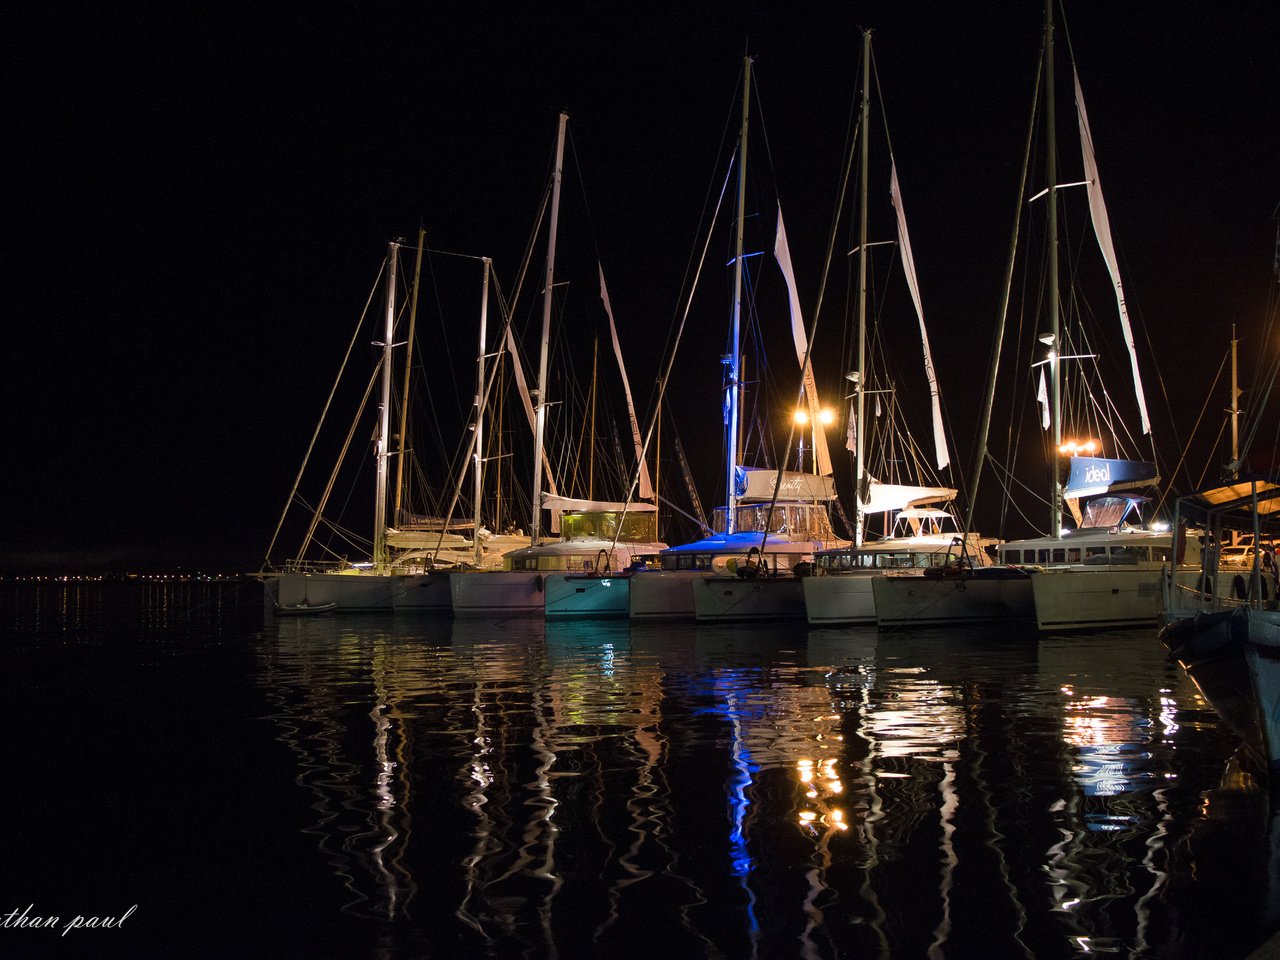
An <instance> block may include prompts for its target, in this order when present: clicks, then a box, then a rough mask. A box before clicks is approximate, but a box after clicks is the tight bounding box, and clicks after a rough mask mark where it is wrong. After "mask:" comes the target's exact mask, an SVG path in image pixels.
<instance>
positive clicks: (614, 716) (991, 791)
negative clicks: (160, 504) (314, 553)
mask: <svg viewBox="0 0 1280 960" xmlns="http://www.w3.org/2000/svg"><path fill="white" fill-rule="evenodd" d="M258 683H259V684H260V685H261V688H262V689H263V691H264V692H265V693H266V694H267V696H268V697H269V699H270V702H271V704H272V712H271V719H272V720H273V721H274V727H275V731H276V736H277V737H278V738H279V739H280V740H281V741H282V742H283V743H285V744H286V745H287V746H288V747H289V749H290V751H291V753H292V755H293V757H294V760H295V763H296V769H297V784H298V785H299V787H300V788H301V789H302V791H303V793H304V795H305V802H306V803H307V804H309V805H310V808H311V811H312V817H311V820H312V824H311V826H310V827H309V828H308V829H309V832H311V833H312V834H313V835H314V837H315V839H316V842H317V845H318V848H319V852H320V856H321V857H322V858H323V861H324V863H325V864H326V866H327V869H329V870H331V871H332V872H333V875H334V877H335V882H339V883H341V884H342V885H343V886H344V888H345V890H346V891H347V895H348V904H347V907H346V908H345V909H346V910H347V911H348V912H350V913H352V914H354V915H356V916H362V917H367V918H371V919H376V920H380V921H390V922H392V923H393V925H394V924H412V925H413V926H414V927H416V928H418V929H426V930H427V931H429V937H430V939H432V940H433V941H435V942H438V943H440V944H447V945H449V949H450V950H451V951H452V952H455V953H457V952H463V953H465V952H466V951H468V950H471V951H475V952H483V951H486V950H487V951H490V952H494V953H495V954H496V955H508V954H511V955H516V954H519V955H526V956H554V955H560V956H586V955H608V956H627V955H636V954H637V953H643V952H645V950H642V949H640V947H639V946H638V945H639V944H645V945H647V949H652V948H653V945H654V944H661V945H662V951H663V952H666V953H669V954H670V955H672V956H682V955H685V954H690V955H707V956H717V955H720V956H735V957H736V956H743V957H746V956H804V957H827V956H836V955H856V956H882V957H895V958H897V957H907V956H927V957H930V958H934V957H969V956H1025V957H1036V958H1041V957H1055V956H1063V957H1066V956H1078V955H1082V954H1085V953H1096V952H1104V953H1110V952H1118V953H1122V954H1125V955H1129V956H1151V957H1155V956H1161V957H1171V956H1172V957H1184V956H1185V957H1193V956H1205V957H1208V956H1214V957H1221V956H1231V955H1232V954H1231V952H1230V951H1231V950H1232V949H1237V947H1235V946H1232V945H1239V944H1245V943H1248V942H1250V941H1249V939H1248V936H1246V934H1249V933H1252V935H1253V940H1252V942H1254V943H1256V942H1257V940H1259V939H1261V937H1262V935H1263V934H1264V933H1265V932H1266V929H1267V925H1268V924H1270V923H1271V922H1272V921H1271V919H1270V914H1269V913H1267V911H1266V904H1267V903H1268V902H1270V901H1269V899H1268V898H1269V896H1270V890H1273V889H1275V887H1274V886H1271V887H1268V886H1267V880H1268V877H1270V876H1271V872H1269V870H1270V867H1271V863H1272V861H1271V860H1270V859H1268V855H1269V854H1268V850H1265V849H1264V850H1263V851H1262V852H1261V853H1260V852H1259V846H1260V845H1259V842H1257V841H1254V842H1252V843H1248V844H1245V846H1247V848H1248V851H1249V854H1248V856H1245V857H1244V858H1242V859H1240V860H1238V861H1237V867H1238V869H1239V876H1238V877H1237V878H1236V879H1235V880H1234V881H1230V882H1234V883H1236V884H1237V885H1238V886H1239V887H1240V889H1241V891H1248V892H1247V893H1241V894H1240V895H1239V896H1236V895H1235V891H1226V892H1224V891H1223V890H1222V889H1219V887H1218V886H1214V885H1213V884H1220V883H1223V882H1227V881H1224V879H1223V878H1222V877H1221V876H1218V875H1217V874H1214V876H1213V877H1211V878H1207V879H1206V878H1205V877H1199V876H1197V872H1196V871H1197V869H1203V868H1204V866H1203V864H1204V862H1205V861H1206V853H1208V858H1209V859H1212V857H1213V856H1215V855H1216V853H1214V852H1213V851H1215V850H1216V846H1210V847H1205V845H1204V844H1205V843H1212V844H1214V845H1217V844H1222V843H1227V842H1235V841H1238V840H1240V837H1239V836H1235V834H1238V833H1239V832H1240V828H1239V826H1238V824H1239V823H1241V822H1244V821H1245V820H1249V822H1251V823H1256V821H1257V816H1256V813H1257V811H1256V797H1257V790H1256V788H1255V787H1254V786H1253V785H1252V784H1250V782H1249V781H1248V778H1247V777H1245V776H1243V775H1242V774H1240V773H1239V771H1235V770H1233V768H1231V767H1229V766H1228V765H1227V760H1228V757H1229V754H1230V752H1231V749H1232V742H1231V740H1230V738H1229V736H1227V735H1226V734H1224V732H1223V731H1222V729H1221V728H1220V727H1219V725H1218V724H1217V723H1216V722H1214V720H1213V719H1212V715H1211V714H1208V712H1207V708H1206V707H1205V706H1204V704H1203V702H1202V701H1201V700H1200V699H1199V698H1198V696H1197V695H1196V692H1195V690H1194V688H1193V687H1192V686H1191V685H1190V684H1189V683H1188V682H1187V681H1186V679H1185V678H1184V677H1183V676H1182V674H1181V673H1180V671H1178V670H1177V668H1176V667H1174V666H1171V665H1169V664H1168V663H1166V662H1165V660H1164V658H1163V655H1162V651H1161V650H1160V648H1159V645H1158V644H1157V643H1156V642H1155V640H1154V638H1153V636H1152V635H1151V634H1149V633H1146V632H1138V633H1126V634H1114V635H1096V636H1088V637H1064V638H1044V639H1037V638H1036V637H1034V636H1030V637H1028V636H1025V635H1024V636H1018V635H999V634H991V633H986V632H963V633H949V634H948V633H943V632H931V633H928V634H914V633H884V634H877V633H876V631H875V630H873V629H872V630H821V631H819V630H815V631H807V630H804V629H802V628H795V627H784V626H773V627H768V626H756V627H751V628H740V627H734V628H726V627H715V628H710V627H695V626H692V625H690V626H681V625H677V626H672V625H663V626H661V627H650V626H643V627H642V626H635V627H631V626H629V625H628V624H626V623H625V622H624V623H601V624H566V625H556V624H550V625H544V624H543V623H542V622H540V621H537V620H514V621H507V622H502V623H490V622H465V621H458V622H450V621H447V620H439V621H437V620H430V619H418V618H403V617H395V618H393V617H385V618H367V619H359V618H341V617H339V618H332V617H330V618H319V619H309V620H284V621H280V622H278V623H272V622H269V623H268V624H267V627H266V633H265V636H264V643H263V645H262V646H261V648H260V673H259V676H258ZM1220 780H1221V782H1220ZM1224 808H1233V809H1234V813H1235V815H1234V816H1226V815H1225V814H1221V813H1220V812H1221V811H1222V810H1223V809H1224ZM1242 811H1244V812H1243V813H1242ZM1246 814H1247V815H1248V816H1246ZM1250 817H1252V819H1249V818H1250ZM1228 824H1230V825H1231V826H1230V827H1228V826H1227V825H1228ZM1260 829H1262V828H1260ZM1260 836H1261V834H1260ZM1261 846H1262V847H1264V848H1265V847H1266V844H1265V843H1263V844H1261ZM1268 849H1269V848H1268ZM1206 895H1208V896H1210V897H1211V898H1213V899H1215V900H1218V901H1233V900H1234V912H1230V911H1229V912H1228V913H1227V914H1225V915H1219V916H1217V917H1206V916H1205V915H1203V911H1202V910H1201V902H1200V900H1201V899H1202V898H1204V897H1205V896H1206ZM1226 938H1229V939H1226ZM1238 949H1240V950H1242V951H1243V949H1244V948H1243V947H1242V946H1241V947H1238ZM1237 955H1243V953H1240V954H1237Z"/></svg>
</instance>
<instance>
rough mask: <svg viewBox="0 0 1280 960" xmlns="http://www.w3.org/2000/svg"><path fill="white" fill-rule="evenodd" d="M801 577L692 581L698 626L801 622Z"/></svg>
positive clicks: (802, 592) (802, 598) (802, 613)
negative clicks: (764, 621) (768, 621)
mask: <svg viewBox="0 0 1280 960" xmlns="http://www.w3.org/2000/svg"><path fill="white" fill-rule="evenodd" d="M802 580H803V578H801V577H776V578H775V577H757V578H749V579H740V578H738V577H702V578H700V579H698V580H694V581H692V588H693V610H694V619H696V620H697V621H698V622H699V623H716V622H740V621H749V620H803V619H804V588H803V587H802V586H801V583H802Z"/></svg>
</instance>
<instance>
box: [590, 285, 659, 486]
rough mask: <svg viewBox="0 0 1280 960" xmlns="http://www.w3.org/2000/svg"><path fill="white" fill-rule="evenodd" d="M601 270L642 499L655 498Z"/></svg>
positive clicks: (605, 306)
mask: <svg viewBox="0 0 1280 960" xmlns="http://www.w3.org/2000/svg"><path fill="white" fill-rule="evenodd" d="M596 267H597V268H598V269H599V270H600V300H601V301H602V302H603V303H604V312H605V313H607V314H608V315H609V333H610V334H612V335H613V355H614V356H615V357H617V358H618V372H619V373H620V374H622V392H623V393H624V394H625V395H626V398H627V419H628V420H630V421H631V439H632V441H633V442H634V443H635V445H636V461H637V462H638V463H639V464H640V499H641V500H652V499H653V483H652V482H651V481H650V480H649V465H648V464H647V463H645V461H644V441H643V440H641V439H640V424H638V423H637V422H636V407H635V404H634V403H632V401H631V384H630V383H629V382H628V381H627V367H626V365H625V364H624V363H623V362H622V344H620V343H618V328H617V326H616V325H615V324H614V322H613V305H612V304H610V303H609V291H608V289H607V288H606V287H605V285H604V267H603V266H602V265H601V264H600V263H599V262H597V263H596Z"/></svg>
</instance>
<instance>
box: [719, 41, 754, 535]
mask: <svg viewBox="0 0 1280 960" xmlns="http://www.w3.org/2000/svg"><path fill="white" fill-rule="evenodd" d="M750 110H751V58H750V57H746V58H744V59H743V61H742V132H741V134H740V135H739V137H738V232H737V239H736V241H735V246H734V257H733V342H732V344H731V349H730V354H729V360H728V363H727V367H728V370H727V373H728V376H729V418H728V419H729V424H728V426H729V436H728V438H727V440H726V443H725V469H724V474H725V496H724V503H725V517H724V532H725V533H733V532H734V528H735V523H734V513H735V512H736V510H737V506H738V497H737V494H736V493H735V486H734V469H735V468H736V467H737V465H738V444H739V443H740V442H741V431H740V428H739V426H738V412H739V408H740V407H741V405H742V376H741V373H740V367H741V365H742V341H741V332H742V234H743V227H744V223H745V220H746V212H745V206H746V201H747V131H748V126H749V124H748V118H749V117H750Z"/></svg>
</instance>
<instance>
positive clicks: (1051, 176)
mask: <svg viewBox="0 0 1280 960" xmlns="http://www.w3.org/2000/svg"><path fill="white" fill-rule="evenodd" d="M1044 57H1045V59H1044V81H1045V86H1044V95H1045V124H1046V125H1047V126H1048V128H1049V129H1048V151H1047V154H1046V157H1045V168H1046V169H1045V179H1046V180H1047V181H1048V187H1049V335H1050V337H1051V339H1050V342H1049V380H1050V386H1049V403H1050V405H1051V406H1050V409H1051V410H1052V421H1053V446H1052V449H1051V450H1050V451H1049V457H1050V463H1051V464H1052V467H1053V469H1052V471H1051V476H1052V482H1053V486H1052V488H1051V489H1052V492H1051V495H1050V497H1049V536H1051V537H1056V536H1058V534H1059V532H1060V531H1061V530H1062V483H1061V482H1060V481H1059V479H1058V457H1059V453H1058V449H1059V448H1060V447H1061V446H1062V367H1061V361H1060V360H1059V357H1060V356H1061V354H1062V342H1061V341H1062V337H1061V317H1060V313H1061V294H1060V292H1059V290H1058V138H1057V131H1056V129H1055V125H1056V122H1057V120H1056V113H1057V112H1056V110H1055V109H1054V95H1053V0H1045V4H1044Z"/></svg>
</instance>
